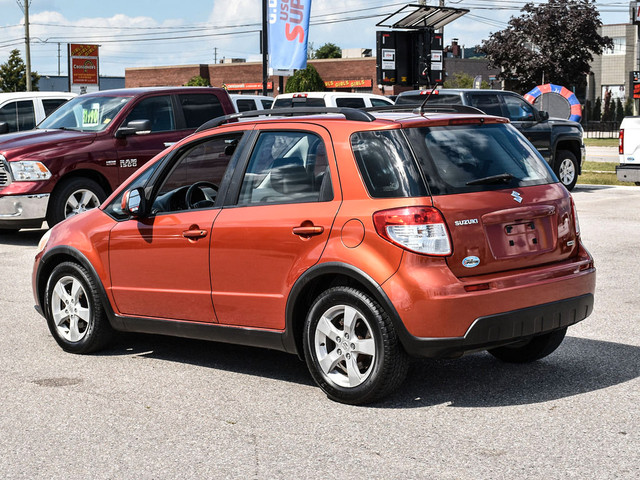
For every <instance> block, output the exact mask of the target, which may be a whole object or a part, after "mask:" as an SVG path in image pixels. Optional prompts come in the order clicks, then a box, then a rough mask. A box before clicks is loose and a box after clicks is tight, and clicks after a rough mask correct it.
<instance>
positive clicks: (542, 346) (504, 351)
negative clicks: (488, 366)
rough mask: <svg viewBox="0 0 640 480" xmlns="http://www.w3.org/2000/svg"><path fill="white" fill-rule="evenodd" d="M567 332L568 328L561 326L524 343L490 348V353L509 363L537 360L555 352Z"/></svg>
mask: <svg viewBox="0 0 640 480" xmlns="http://www.w3.org/2000/svg"><path fill="white" fill-rule="evenodd" d="M566 333H567V328H566V327H565V328H561V329H559V330H554V331H552V332H549V333H544V334H542V335H538V336H536V337H533V338H532V339H531V340H529V341H528V342H527V343H525V344H524V345H522V344H520V343H518V344H515V345H513V346H510V345H507V346H504V347H498V348H493V349H491V350H489V353H490V354H491V355H493V356H494V357H496V358H497V359H499V360H502V361H503V362H508V363H529V362H535V361H536V360H540V359H541V358H544V357H546V356H547V355H550V354H551V353H553V352H554V351H555V350H556V349H557V348H558V347H559V346H560V344H561V343H562V340H564V336H565V334H566Z"/></svg>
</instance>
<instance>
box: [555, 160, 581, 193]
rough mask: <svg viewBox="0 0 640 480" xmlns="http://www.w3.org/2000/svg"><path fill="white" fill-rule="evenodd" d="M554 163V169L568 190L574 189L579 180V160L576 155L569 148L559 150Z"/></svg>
mask: <svg viewBox="0 0 640 480" xmlns="http://www.w3.org/2000/svg"><path fill="white" fill-rule="evenodd" d="M554 164H555V168H554V169H553V171H554V172H555V174H556V176H557V177H558V179H559V180H560V182H562V184H563V185H564V186H565V187H567V190H573V187H575V186H576V182H577V181H578V160H576V156H575V155H574V154H573V153H571V152H570V151H569V150H558V153H557V155H556V159H555V163H554Z"/></svg>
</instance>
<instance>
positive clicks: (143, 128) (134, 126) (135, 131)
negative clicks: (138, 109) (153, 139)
mask: <svg viewBox="0 0 640 480" xmlns="http://www.w3.org/2000/svg"><path fill="white" fill-rule="evenodd" d="M149 133H151V120H132V121H130V122H129V123H127V125H126V126H125V127H120V128H119V129H118V130H117V131H116V138H124V137H128V136H129V135H147V134H149Z"/></svg>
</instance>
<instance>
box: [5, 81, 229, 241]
mask: <svg viewBox="0 0 640 480" xmlns="http://www.w3.org/2000/svg"><path fill="white" fill-rule="evenodd" d="M232 112H235V109H234V108H233V105H232V103H231V100H230V99H229V95H228V94H227V92H226V91H225V90H223V89H220V88H197V87H177V88H141V89H122V90H105V91H102V92H96V93H91V94H87V95H81V96H79V97H76V98H74V99H73V100H71V101H69V102H68V103H66V104H64V105H63V106H62V107H61V108H60V109H58V110H56V111H55V112H54V113H53V114H52V115H51V116H49V117H47V118H46V119H45V120H44V121H43V122H42V123H41V124H40V125H39V126H38V127H37V128H36V129H35V130H31V131H27V132H15V133H11V134H6V135H2V136H1V137H0V229H3V230H5V231H7V230H12V231H16V230H19V229H20V228H27V227H35V228H39V227H40V226H42V222H43V221H44V220H46V221H47V223H48V224H49V226H52V225H55V224H56V223H58V222H60V221H62V220H63V219H65V218H67V217H69V216H71V215H75V214H77V213H80V212H82V211H84V210H86V209H89V208H94V207H97V206H98V205H100V203H102V201H103V200H104V199H105V198H107V196H108V195H109V194H110V193H111V192H112V191H113V190H114V189H115V188H116V187H117V186H118V185H120V183H121V182H123V181H124V180H125V179H126V178H127V177H129V176H130V175H131V174H132V173H133V172H135V171H136V170H137V169H138V168H139V167H141V166H142V165H144V164H145V163H146V162H147V161H148V160H150V159H151V158H152V157H153V156H154V155H156V154H157V153H158V152H160V151H161V150H163V149H164V148H166V147H167V146H168V145H171V144H172V143H174V142H177V141H178V140H180V139H182V138H184V137H186V136H187V135H189V134H191V133H193V132H194V131H195V129H196V128H198V127H199V126H200V125H202V123H204V122H206V121H207V120H210V119H211V118H214V117H217V116H220V115H224V114H227V113H232Z"/></svg>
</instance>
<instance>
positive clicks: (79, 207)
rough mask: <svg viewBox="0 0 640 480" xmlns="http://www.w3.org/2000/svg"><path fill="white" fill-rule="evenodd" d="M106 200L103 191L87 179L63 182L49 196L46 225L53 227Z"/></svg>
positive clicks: (73, 179) (80, 178) (81, 178)
mask: <svg viewBox="0 0 640 480" xmlns="http://www.w3.org/2000/svg"><path fill="white" fill-rule="evenodd" d="M106 198H107V195H106V193H105V191H104V189H103V188H102V187H101V186H100V185H98V183H97V182H95V181H93V180H91V179H89V178H84V177H77V178H70V179H68V180H63V181H62V182H60V184H58V186H57V188H56V189H55V190H54V191H53V194H52V195H51V201H50V205H49V211H48V213H47V223H48V224H49V227H53V226H54V225H55V224H56V223H60V222H61V221H62V220H64V219H65V218H68V217H72V216H74V215H77V214H79V213H82V212H84V211H86V210H90V209H92V208H96V207H98V206H100V204H101V203H102V202H104V200H105V199H106Z"/></svg>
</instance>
